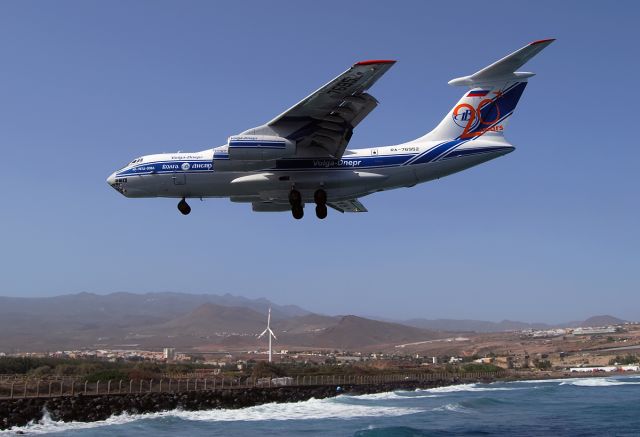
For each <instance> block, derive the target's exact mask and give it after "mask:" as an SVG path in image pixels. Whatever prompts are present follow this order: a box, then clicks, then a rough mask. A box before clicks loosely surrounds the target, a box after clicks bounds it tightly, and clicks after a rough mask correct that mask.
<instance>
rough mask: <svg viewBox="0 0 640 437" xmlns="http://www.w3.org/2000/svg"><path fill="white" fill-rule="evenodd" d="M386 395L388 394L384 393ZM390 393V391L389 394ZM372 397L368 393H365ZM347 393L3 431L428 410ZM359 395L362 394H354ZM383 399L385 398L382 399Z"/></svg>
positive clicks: (44, 421)
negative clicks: (368, 401) (361, 400)
mask: <svg viewBox="0 0 640 437" xmlns="http://www.w3.org/2000/svg"><path fill="white" fill-rule="evenodd" d="M382 394H385V393H382ZM387 394H388V393H387ZM365 396H368V395H365ZM345 398H347V396H339V397H337V398H330V399H309V400H308V401H303V402H295V403H293V402H292V403H271V404H264V405H257V406H254V407H248V408H241V409H219V410H203V411H184V410H171V411H163V412H159V413H146V414H127V413H125V414H121V415H117V416H111V417H110V418H108V419H106V420H101V421H97V422H62V421H55V420H52V419H51V417H50V416H49V414H45V415H44V417H43V418H42V420H40V421H38V422H32V423H30V424H28V425H27V426H23V427H14V428H11V429H9V430H5V431H0V435H1V434H10V435H11V434H16V433H29V434H45V433H52V432H63V431H74V430H82V429H90V428H98V427H105V426H114V425H124V424H127V423H131V422H135V421H139V420H154V419H159V418H178V419H181V420H188V421H204V422H233V421H240V422H251V421H267V420H268V421H282V420H310V419H351V418H358V417H394V416H403V415H407V414H415V413H419V412H422V411H424V410H422V409H419V408H400V407H383V406H375V405H356V404H349V403H348V402H345V400H346V399H345ZM354 398H358V396H354ZM382 399H383V398H382Z"/></svg>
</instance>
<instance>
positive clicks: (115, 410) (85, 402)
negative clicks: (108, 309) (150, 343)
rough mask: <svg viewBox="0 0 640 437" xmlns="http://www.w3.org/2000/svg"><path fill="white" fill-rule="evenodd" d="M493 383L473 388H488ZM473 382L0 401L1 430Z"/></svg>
mask: <svg viewBox="0 0 640 437" xmlns="http://www.w3.org/2000/svg"><path fill="white" fill-rule="evenodd" d="M491 381H492V379H490V378H489V379H483V380H482V381H480V380H478V381H477V382H491ZM462 382H473V381H470V380H468V379H465V380H464V381H463V380H460V379H458V378H448V379H441V380H435V381H400V382H391V383H381V384H366V385H345V386H338V385H323V386H296V387H276V388H258V387H254V388H246V389H226V390H215V391H214V390H208V391H183V392H162V393H142V394H136V393H133V394H119V395H93V396H84V395H82V394H78V395H75V396H61V397H52V398H24V399H3V400H0V429H8V428H11V427H14V426H24V425H27V424H28V423H29V422H32V421H38V420H41V419H42V418H43V416H44V414H45V413H48V414H49V416H50V417H51V419H53V420H62V421H65V422H70V421H78V422H92V421H97V420H105V419H107V418H109V417H111V416H113V415H118V414H122V413H129V414H140V413H153V412H160V411H167V410H173V409H176V408H181V409H183V410H191V411H194V410H211V409H216V408H229V409H232V408H245V407H251V406H255V405H260V404H265V403H270V402H299V401H305V400H308V399H311V398H315V399H322V398H327V397H332V396H337V395H339V394H353V395H360V394H369V393H383V392H388V391H393V390H414V389H416V388H425V389H427V388H435V387H442V386H446V385H453V384H460V383H462Z"/></svg>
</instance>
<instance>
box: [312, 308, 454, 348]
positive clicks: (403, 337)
mask: <svg viewBox="0 0 640 437" xmlns="http://www.w3.org/2000/svg"><path fill="white" fill-rule="evenodd" d="M440 336H441V335H439V334H436V333H434V332H432V331H427V330H424V329H419V328H414V327H411V326H406V325H401V324H399V323H389V322H380V321H377V320H371V319H365V318H362V317H357V316H344V317H342V318H341V319H340V321H339V322H338V324H336V325H335V326H331V327H329V328H327V329H325V330H323V331H322V332H321V333H318V334H317V335H315V337H314V341H315V342H317V343H318V345H322V346H323V347H332V348H337V349H357V348H364V347H372V346H377V345H385V344H386V345H388V344H391V343H393V344H401V343H408V342H415V341H424V340H430V339H434V338H438V337H440Z"/></svg>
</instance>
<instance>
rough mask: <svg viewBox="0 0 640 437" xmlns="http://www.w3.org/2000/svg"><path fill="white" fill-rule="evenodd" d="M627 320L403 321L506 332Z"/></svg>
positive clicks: (446, 328) (432, 326)
mask: <svg viewBox="0 0 640 437" xmlns="http://www.w3.org/2000/svg"><path fill="white" fill-rule="evenodd" d="M625 322H626V321H625V320H622V319H619V318H617V317H613V316H607V315H605V316H594V317H589V318H588V319H586V320H583V321H572V322H566V323H559V324H555V325H551V324H547V323H526V322H517V321H512V320H503V321H501V322H487V321H482V320H456V319H435V320H430V319H409V320H404V321H402V323H404V324H405V325H409V326H415V327H417V328H422V329H431V330H434V331H448V332H478V333H489V332H505V331H523V330H527V329H538V330H543V329H553V328H576V327H578V326H606V325H619V324H622V323H625Z"/></svg>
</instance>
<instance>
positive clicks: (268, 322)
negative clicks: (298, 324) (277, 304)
mask: <svg viewBox="0 0 640 437" xmlns="http://www.w3.org/2000/svg"><path fill="white" fill-rule="evenodd" d="M267 332H268V333H269V334H268V335H269V362H271V337H273V338H275V339H276V340H277V339H278V337H276V335H275V334H274V333H273V331H272V330H271V307H269V316H268V317H267V329H265V330H264V331H262V334H260V335H258V338H259V339H260V338H262V336H263V335H265V334H266V333H267Z"/></svg>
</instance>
